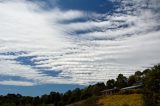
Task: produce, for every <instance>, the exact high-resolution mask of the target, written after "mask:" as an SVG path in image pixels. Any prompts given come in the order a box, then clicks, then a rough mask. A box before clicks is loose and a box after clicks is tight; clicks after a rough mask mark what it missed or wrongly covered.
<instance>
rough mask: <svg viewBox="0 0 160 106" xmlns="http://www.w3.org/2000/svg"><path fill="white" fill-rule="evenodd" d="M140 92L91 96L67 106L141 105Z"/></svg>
mask: <svg viewBox="0 0 160 106" xmlns="http://www.w3.org/2000/svg"><path fill="white" fill-rule="evenodd" d="M142 105H143V99H142V94H130V95H111V96H104V97H99V98H98V97H92V98H90V99H87V100H85V101H81V102H77V103H74V104H71V105H68V106H142Z"/></svg>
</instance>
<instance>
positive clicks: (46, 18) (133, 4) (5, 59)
mask: <svg viewBox="0 0 160 106" xmlns="http://www.w3.org/2000/svg"><path fill="white" fill-rule="evenodd" d="M112 2H119V7H118V8H117V9H115V11H114V12H113V13H112V14H109V13H104V14H102V13H101V14H100V13H94V12H85V11H80V10H66V11H64V10H61V9H60V8H58V7H55V8H53V9H51V10H48V11H45V10H44V9H42V8H41V5H42V4H40V3H38V4H36V3H33V2H31V1H26V0H22V1H21V0H12V1H11V0H7V1H5V0H2V1H1V2H0V75H1V76H7V77H8V79H1V83H0V84H1V85H20V86H34V85H37V84H91V83H95V82H98V81H106V80H107V79H110V78H115V77H116V76H117V74H119V73H123V74H125V75H130V74H132V73H134V72H135V71H136V70H140V69H143V68H144V67H149V66H151V65H153V64H157V63H159V62H160V49H159V45H160V22H159V18H160V13H159V8H160V3H159V2H158V0H151V1H150V2H149V1H146V0H130V1H128V0H121V1H118V0H114V1H112ZM88 15H89V16H90V17H92V19H90V18H88ZM78 19H85V20H86V19H87V20H86V21H74V20H78ZM78 32H79V33H78ZM12 77H19V79H16V80H15V79H14V80H13V79H12Z"/></svg>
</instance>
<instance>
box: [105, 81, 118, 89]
mask: <svg viewBox="0 0 160 106" xmlns="http://www.w3.org/2000/svg"><path fill="white" fill-rule="evenodd" d="M115 85H116V81H115V80H114V79H111V80H108V81H107V83H106V86H107V89H112V88H114V87H115Z"/></svg>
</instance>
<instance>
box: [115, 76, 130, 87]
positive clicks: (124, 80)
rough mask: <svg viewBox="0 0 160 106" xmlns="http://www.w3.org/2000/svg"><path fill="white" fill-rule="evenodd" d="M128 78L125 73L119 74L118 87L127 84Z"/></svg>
mask: <svg viewBox="0 0 160 106" xmlns="http://www.w3.org/2000/svg"><path fill="white" fill-rule="evenodd" d="M127 83H128V81H127V78H126V77H125V76H123V74H119V75H118V77H117V80H116V87H117V88H123V87H126V86H127Z"/></svg>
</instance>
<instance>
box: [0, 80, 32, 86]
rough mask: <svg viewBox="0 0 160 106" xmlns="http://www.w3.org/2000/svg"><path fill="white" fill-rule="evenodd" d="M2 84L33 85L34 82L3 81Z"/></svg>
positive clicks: (0, 83)
mask: <svg viewBox="0 0 160 106" xmlns="http://www.w3.org/2000/svg"><path fill="white" fill-rule="evenodd" d="M0 85H15V86H33V85H34V84H33V83H32V82H24V81H1V82H0Z"/></svg>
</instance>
